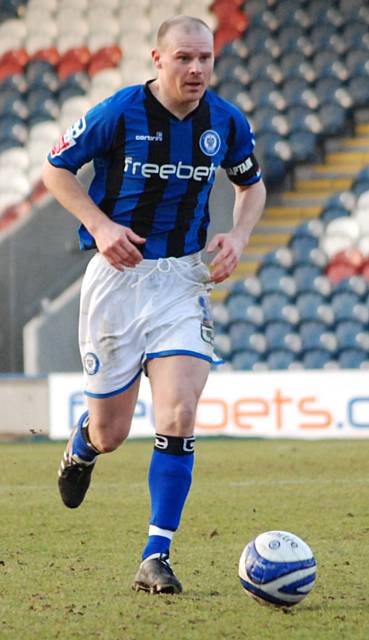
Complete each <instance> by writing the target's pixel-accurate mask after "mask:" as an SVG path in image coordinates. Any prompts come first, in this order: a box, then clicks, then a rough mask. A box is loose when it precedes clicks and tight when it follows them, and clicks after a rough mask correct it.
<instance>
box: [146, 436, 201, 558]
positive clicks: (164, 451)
mask: <svg viewBox="0 0 369 640" xmlns="http://www.w3.org/2000/svg"><path fill="white" fill-rule="evenodd" d="M194 442H195V438H194V437H192V438H177V437H175V436H161V435H159V434H157V436H156V441H155V448H154V451H153V454H152V459H151V464H150V469H149V489H150V497H151V518H150V527H149V536H148V539H147V543H146V546H145V548H144V550H143V553H142V560H144V559H145V558H148V557H149V556H151V555H153V554H165V555H169V550H170V545H171V541H172V537H173V534H174V532H175V531H176V530H177V529H178V526H179V523H180V520H181V515H182V510H183V507H184V505H185V502H186V499H187V496H188V492H189V490H190V487H191V480H192V469H193V463H194V451H193V447H194Z"/></svg>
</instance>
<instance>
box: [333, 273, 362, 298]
mask: <svg viewBox="0 0 369 640" xmlns="http://www.w3.org/2000/svg"><path fill="white" fill-rule="evenodd" d="M368 289H369V283H368V281H367V280H366V279H365V278H364V277H363V276H362V274H361V273H360V274H358V275H354V276H352V277H350V278H345V279H343V280H341V281H340V282H338V283H337V284H335V286H334V292H335V293H336V292H343V291H344V292H349V293H351V292H353V293H354V294H355V295H356V296H357V297H358V299H359V301H362V300H364V298H365V297H366V295H367V294H368Z"/></svg>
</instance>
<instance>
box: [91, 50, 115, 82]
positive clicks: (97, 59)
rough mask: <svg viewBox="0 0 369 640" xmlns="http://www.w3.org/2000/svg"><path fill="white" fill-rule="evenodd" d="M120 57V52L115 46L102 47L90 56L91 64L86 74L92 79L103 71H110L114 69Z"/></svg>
mask: <svg viewBox="0 0 369 640" xmlns="http://www.w3.org/2000/svg"><path fill="white" fill-rule="evenodd" d="M121 57H122V51H121V49H120V47H118V46H117V45H112V46H110V47H103V48H102V49H99V51H96V53H94V54H93V55H92V56H91V62H90V64H89V67H88V73H89V75H90V76H91V77H93V76H94V75H95V74H96V73H98V72H99V71H102V70H103V69H111V68H112V67H116V66H117V65H118V64H119V62H120V60H121Z"/></svg>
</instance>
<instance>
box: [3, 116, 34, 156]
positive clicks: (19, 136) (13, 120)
mask: <svg viewBox="0 0 369 640" xmlns="http://www.w3.org/2000/svg"><path fill="white" fill-rule="evenodd" d="M27 138H28V128H27V126H26V125H25V124H24V122H23V120H22V118H19V117H17V116H14V115H13V116H5V117H3V118H1V119H0V145H3V143H5V141H7V142H9V143H11V146H19V144H20V145H23V144H25V142H26V140H27ZM1 150H3V146H1Z"/></svg>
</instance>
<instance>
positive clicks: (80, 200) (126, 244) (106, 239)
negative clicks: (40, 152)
mask: <svg viewBox="0 0 369 640" xmlns="http://www.w3.org/2000/svg"><path fill="white" fill-rule="evenodd" d="M42 178H43V181H44V184H45V186H46V188H47V189H48V190H49V191H50V192H51V193H52V194H53V196H54V197H55V198H56V199H57V200H58V202H60V204H61V205H62V206H63V207H64V208H65V209H67V210H68V211H69V212H70V213H72V214H73V215H74V216H75V217H76V218H77V219H78V220H79V221H80V222H81V223H82V224H83V225H84V226H85V227H86V229H87V230H88V231H89V232H90V234H91V235H92V236H93V238H94V239H95V242H96V246H97V248H98V250H99V251H100V253H101V254H102V255H103V256H104V257H105V258H106V260H107V261H108V262H109V263H110V264H111V265H112V266H113V267H115V268H116V269H118V271H124V267H133V266H135V265H136V264H138V263H139V262H140V261H141V260H142V254H141V253H140V252H139V251H138V249H137V248H136V247H135V244H142V243H144V242H145V239H144V238H141V237H140V236H138V235H137V234H136V233H134V232H133V231H132V230H131V229H129V228H128V227H124V226H122V225H120V224H117V223H115V222H113V221H112V220H110V219H109V218H108V216H106V215H105V213H104V212H103V211H101V209H99V207H97V206H96V204H95V203H94V202H93V201H92V200H91V198H90V197H89V195H88V194H87V193H86V192H85V190H84V189H83V187H82V186H81V184H80V182H79V181H78V180H77V178H76V176H75V175H74V174H73V173H72V172H71V171H68V170H67V169H61V168H58V167H54V166H53V165H52V164H51V163H50V162H49V161H48V160H46V162H45V164H44V167H43V172H42Z"/></svg>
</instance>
